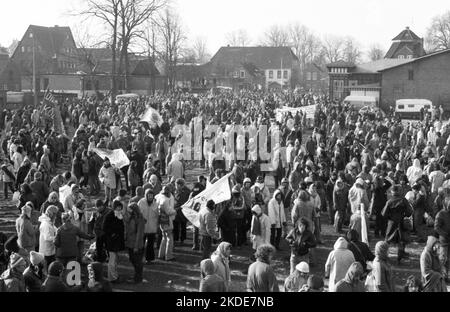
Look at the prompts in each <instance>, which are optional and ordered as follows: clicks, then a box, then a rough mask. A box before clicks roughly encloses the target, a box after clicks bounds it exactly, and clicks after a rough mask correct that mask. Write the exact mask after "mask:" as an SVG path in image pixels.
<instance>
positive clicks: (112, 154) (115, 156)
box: [92, 148, 130, 169]
mask: <svg viewBox="0 0 450 312" xmlns="http://www.w3.org/2000/svg"><path fill="white" fill-rule="evenodd" d="M92 151H93V152H94V153H96V154H97V155H98V156H100V158H101V159H103V160H104V159H105V158H106V157H108V159H109V161H110V162H111V165H114V166H115V167H117V168H119V169H121V168H123V167H125V166H128V165H129V164H130V160H129V159H128V157H127V154H125V152H124V151H123V149H116V150H113V151H111V150H106V149H98V148H93V149H92Z"/></svg>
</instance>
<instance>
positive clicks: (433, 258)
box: [420, 236, 447, 292]
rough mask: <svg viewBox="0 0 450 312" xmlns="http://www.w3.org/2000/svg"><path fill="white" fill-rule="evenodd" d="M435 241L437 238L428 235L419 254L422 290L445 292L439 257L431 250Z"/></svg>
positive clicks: (445, 287)
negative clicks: (422, 282)
mask: <svg viewBox="0 0 450 312" xmlns="http://www.w3.org/2000/svg"><path fill="white" fill-rule="evenodd" d="M437 242H438V240H437V238H435V237H434V236H428V241H427V245H426V246H425V248H424V250H423V252H422V254H421V255H420V271H421V273H422V279H423V281H424V292H447V286H446V284H445V281H444V278H443V276H442V273H441V263H440V261H439V257H438V255H437V254H436V253H435V252H434V251H433V246H434V245H435V244H436V243H437Z"/></svg>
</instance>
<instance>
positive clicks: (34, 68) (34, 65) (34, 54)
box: [30, 33, 38, 107]
mask: <svg viewBox="0 0 450 312" xmlns="http://www.w3.org/2000/svg"><path fill="white" fill-rule="evenodd" d="M30 38H32V39H33V94H34V107H37V106H38V95H37V86H36V44H35V43H36V40H35V38H34V35H33V33H30Z"/></svg>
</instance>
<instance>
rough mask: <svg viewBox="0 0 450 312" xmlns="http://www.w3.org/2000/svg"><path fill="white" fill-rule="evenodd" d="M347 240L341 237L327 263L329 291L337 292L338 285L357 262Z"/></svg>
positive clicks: (326, 273) (326, 271)
mask: <svg viewBox="0 0 450 312" xmlns="http://www.w3.org/2000/svg"><path fill="white" fill-rule="evenodd" d="M347 246H348V244H347V241H346V240H345V238H343V237H339V238H338V239H337V240H336V242H335V243H334V248H333V251H331V252H330V254H329V255H328V259H327V262H326V263H325V275H329V276H330V280H329V284H328V291H329V292H335V291H336V283H337V282H339V281H340V280H341V279H343V278H344V277H345V275H346V274H347V271H348V269H349V268H350V265H351V264H352V263H353V262H355V257H354V256H353V253H352V252H351V251H350V250H348V248H347Z"/></svg>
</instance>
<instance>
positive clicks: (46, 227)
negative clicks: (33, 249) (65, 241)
mask: <svg viewBox="0 0 450 312" xmlns="http://www.w3.org/2000/svg"><path fill="white" fill-rule="evenodd" d="M39 222H40V223H41V225H40V226H39V252H40V253H41V254H43V255H44V256H46V257H49V256H53V255H55V253H56V248H55V242H54V241H55V237H56V231H57V228H56V226H55V225H54V224H53V222H52V221H51V220H50V218H49V217H48V216H47V215H45V214H43V215H41V216H40V217H39Z"/></svg>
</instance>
